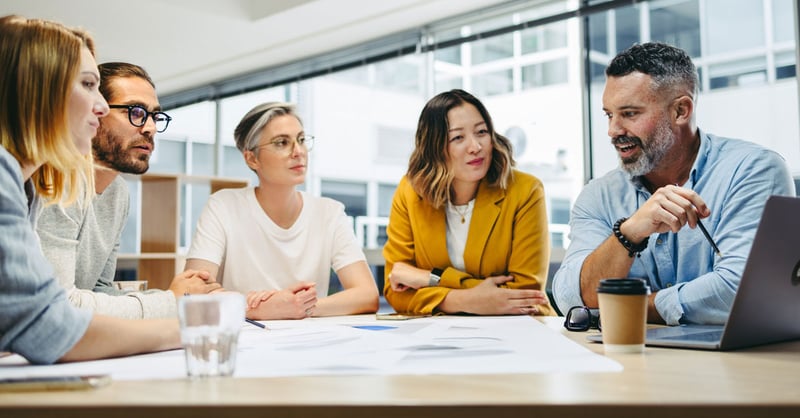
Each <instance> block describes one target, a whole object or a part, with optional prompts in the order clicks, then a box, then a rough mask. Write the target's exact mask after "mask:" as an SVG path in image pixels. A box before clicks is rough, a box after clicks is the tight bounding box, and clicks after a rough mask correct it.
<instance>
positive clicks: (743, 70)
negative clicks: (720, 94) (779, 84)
mask: <svg viewBox="0 0 800 418" xmlns="http://www.w3.org/2000/svg"><path fill="white" fill-rule="evenodd" d="M766 67H767V63H766V60H765V58H761V57H759V58H752V59H748V60H741V61H735V62H729V63H725V64H716V65H710V66H709V67H708V74H709V83H710V84H709V88H710V89H711V90H714V89H720V88H725V87H737V86H754V85H760V84H765V83H766V82H767V70H766Z"/></svg>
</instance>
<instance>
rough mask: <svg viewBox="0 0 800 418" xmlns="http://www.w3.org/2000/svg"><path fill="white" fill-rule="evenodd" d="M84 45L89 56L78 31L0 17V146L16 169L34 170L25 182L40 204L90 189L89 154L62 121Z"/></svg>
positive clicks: (85, 37) (87, 39) (67, 199)
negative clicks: (17, 165)
mask: <svg viewBox="0 0 800 418" xmlns="http://www.w3.org/2000/svg"><path fill="white" fill-rule="evenodd" d="M84 47H85V48H88V49H89V51H91V53H92V55H94V43H93V41H92V39H91V38H90V37H89V35H88V34H86V33H85V32H83V31H81V30H78V29H71V28H67V27H65V26H63V25H61V24H59V23H55V22H51V21H46V20H40V19H26V18H23V17H20V16H13V15H12V16H5V17H2V18H0V63H1V64H0V66H2V71H0V108H2V109H3V111H2V112H0V142H1V143H2V145H3V147H5V148H6V150H8V152H9V153H11V155H13V156H14V158H16V159H17V161H19V163H20V165H26V164H30V165H35V166H39V167H38V168H37V169H36V171H34V172H33V175H32V176H31V180H32V182H33V185H34V187H35V189H36V192H37V194H39V195H40V196H42V197H43V198H44V200H45V201H46V202H60V201H63V202H65V203H69V202H73V201H74V200H76V199H77V198H79V197H82V198H86V196H87V195H88V196H91V193H88V191H89V190H93V189H94V178H93V175H92V160H91V154H89V155H83V154H81V153H80V151H79V150H78V148H77V147H76V145H75V140H74V138H73V137H72V134H71V131H70V129H69V123H68V119H67V106H68V105H67V104H68V100H69V95H70V92H71V89H72V83H73V81H74V80H75V77H77V75H78V71H79V69H80V62H81V49H82V48H84Z"/></svg>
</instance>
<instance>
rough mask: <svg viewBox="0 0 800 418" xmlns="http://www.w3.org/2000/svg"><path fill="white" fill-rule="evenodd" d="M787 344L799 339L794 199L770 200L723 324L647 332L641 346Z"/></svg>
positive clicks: (798, 213) (797, 206)
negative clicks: (789, 341)
mask: <svg viewBox="0 0 800 418" xmlns="http://www.w3.org/2000/svg"><path fill="white" fill-rule="evenodd" d="M591 337H592V338H590V340H592V341H600V340H601V338H602V336H600V335H592V336H591ZM793 339H800V198H797V197H786V196H771V197H770V198H769V199H768V200H767V204H766V206H765V207H764V212H763V214H762V216H761V222H760V223H759V224H758V230H757V231H756V236H755V239H754V240H753V246H752V247H751V248H750V255H749V256H748V257H747V264H746V265H745V268H744V273H743V274H742V279H741V281H740V282H739V289H738V290H737V292H736V297H735V298H734V300H733V305H732V306H731V313H730V315H729V317H728V320H727V322H726V323H725V325H680V326H673V327H659V328H652V329H648V330H647V337H646V339H645V345H649V346H657V347H677V348H694V349H702V350H735V349H738V348H745V347H751V346H755V345H762V344H769V343H775V342H780V341H788V340H793Z"/></svg>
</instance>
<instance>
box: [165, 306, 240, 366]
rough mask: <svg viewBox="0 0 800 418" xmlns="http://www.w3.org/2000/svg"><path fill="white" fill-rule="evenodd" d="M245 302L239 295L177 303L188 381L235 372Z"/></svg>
mask: <svg viewBox="0 0 800 418" xmlns="http://www.w3.org/2000/svg"><path fill="white" fill-rule="evenodd" d="M244 318H245V300H244V296H242V295H241V294H239V293H233V292H231V293H216V294H211V295H187V296H184V297H182V298H180V300H179V301H178V319H179V320H180V324H181V343H182V344H183V348H184V351H185V352H186V374H187V375H188V376H189V377H192V378H195V377H213V376H231V375H232V374H233V372H234V370H235V369H236V350H237V346H238V344H237V343H238V340H239V330H240V329H241V328H242V324H244Z"/></svg>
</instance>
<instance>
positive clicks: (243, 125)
mask: <svg viewBox="0 0 800 418" xmlns="http://www.w3.org/2000/svg"><path fill="white" fill-rule="evenodd" d="M233 135H234V139H235V140H236V147H237V148H238V149H239V151H241V152H242V155H243V156H244V160H245V163H246V164H247V166H248V167H249V168H250V169H251V170H253V171H254V172H255V173H256V174H257V176H258V185H257V186H255V187H248V188H244V189H224V190H221V191H219V192H217V193H215V194H213V195H212V196H211V198H209V201H208V203H207V204H206V207H205V208H204V210H203V213H202V214H201V215H200V219H199V220H198V222H197V230H196V232H195V235H194V238H193V239H192V245H191V248H190V250H189V253H188V255H187V262H186V269H187V270H205V271H208V272H209V273H210V274H211V277H212V279H214V278H215V279H216V281H218V282H220V283H221V284H222V286H223V287H224V288H225V289H227V290H233V291H238V292H242V293H246V294H247V301H248V311H247V317H248V318H250V319H302V318H305V317H308V316H331V315H349V314H357V313H367V312H375V311H377V309H378V290H377V286H376V285H375V280H374V279H373V277H372V273H371V272H370V270H369V267H368V266H367V262H366V257H365V256H364V253H363V252H362V251H361V246H360V245H359V244H358V242H357V240H356V238H355V235H354V234H353V228H352V226H351V224H350V222H349V221H348V219H347V217H346V215H345V213H344V206H343V205H342V204H341V203H339V202H336V201H334V200H331V199H328V198H320V197H314V196H311V195H309V194H307V193H305V192H302V191H298V190H296V187H297V185H299V184H302V183H303V182H304V181H305V176H306V168H307V162H308V150H309V149H310V148H311V147H312V146H313V137H312V136H310V135H307V134H306V133H305V131H304V129H303V124H302V122H301V121H300V118H299V117H298V116H297V113H296V111H295V108H294V106H292V105H290V104H287V103H275V102H271V103H264V104H261V105H258V106H256V107H255V108H253V109H252V110H250V112H248V113H247V114H246V115H245V116H244V118H242V120H241V121H240V122H239V125H238V126H237V127H236V129H235V130H234V133H233ZM331 270H333V271H335V272H336V275H337V276H338V277H339V281H340V282H341V284H342V287H343V289H344V290H342V291H341V292H338V293H336V294H333V295H330V296H329V295H328V283H329V280H330V271H331Z"/></svg>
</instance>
